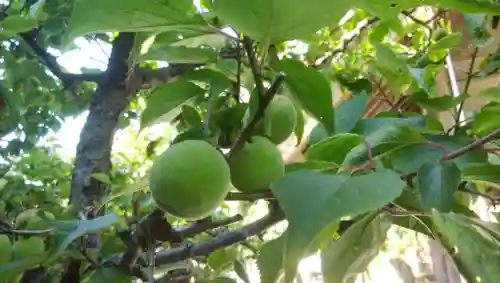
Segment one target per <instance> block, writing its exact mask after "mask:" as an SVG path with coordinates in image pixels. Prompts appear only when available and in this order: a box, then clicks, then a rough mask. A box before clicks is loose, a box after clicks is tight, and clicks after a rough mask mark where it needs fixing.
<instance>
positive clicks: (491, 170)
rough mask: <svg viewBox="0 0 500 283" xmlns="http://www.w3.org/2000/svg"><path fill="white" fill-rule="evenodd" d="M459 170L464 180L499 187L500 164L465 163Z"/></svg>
mask: <svg viewBox="0 0 500 283" xmlns="http://www.w3.org/2000/svg"><path fill="white" fill-rule="evenodd" d="M461 170H462V175H463V176H462V179H464V180H467V181H471V182H475V183H483V184H486V185H488V186H492V187H496V188H500V165H492V164H465V165H464V166H463V167H462V168H461Z"/></svg>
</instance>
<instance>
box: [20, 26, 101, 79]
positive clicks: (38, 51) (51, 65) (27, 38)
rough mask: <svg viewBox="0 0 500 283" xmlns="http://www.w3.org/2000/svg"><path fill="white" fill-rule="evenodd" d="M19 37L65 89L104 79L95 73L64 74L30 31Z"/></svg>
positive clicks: (55, 60)
mask: <svg viewBox="0 0 500 283" xmlns="http://www.w3.org/2000/svg"><path fill="white" fill-rule="evenodd" d="M19 36H20V37H21V38H22V39H23V40H24V42H26V44H27V45H28V46H29V47H30V48H31V49H32V50H33V52H34V53H35V55H36V56H37V57H38V58H39V60H40V61H41V63H42V64H43V65H45V66H46V67H47V68H48V69H49V70H50V71H51V72H52V74H54V76H56V77H57V78H59V79H60V80H61V81H62V82H63V84H64V85H65V87H71V86H74V85H75V84H78V83H80V82H83V81H92V82H99V81H100V80H101V79H103V77H104V73H97V74H70V73H66V72H64V71H63V70H62V68H61V66H60V65H59V64H58V63H57V59H56V58H55V57H54V56H53V55H51V54H50V53H48V52H47V51H46V50H45V49H43V48H42V47H41V46H40V45H39V44H38V42H37V41H36V39H35V38H34V37H33V36H32V31H28V32H24V33H20V34H19Z"/></svg>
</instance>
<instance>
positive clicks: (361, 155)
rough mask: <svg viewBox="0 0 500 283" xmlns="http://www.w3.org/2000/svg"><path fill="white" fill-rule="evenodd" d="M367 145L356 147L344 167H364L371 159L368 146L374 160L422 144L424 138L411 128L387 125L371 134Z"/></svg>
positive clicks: (367, 138) (348, 155)
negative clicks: (413, 144)
mask: <svg viewBox="0 0 500 283" xmlns="http://www.w3.org/2000/svg"><path fill="white" fill-rule="evenodd" d="M365 140H366V143H362V144H360V145H358V146H356V147H354V148H353V149H352V150H351V151H350V152H349V153H348V154H347V156H346V158H345V160H344V165H362V164H363V163H365V162H366V161H368V158H369V155H368V153H369V151H368V148H367V145H368V146H369V147H370V149H371V154H372V157H373V158H376V157H378V156H383V155H386V154H389V153H390V152H392V151H394V150H397V149H398V148H401V147H404V146H407V145H408V144H411V143H416V142H420V141H421V140H422V136H421V135H420V134H419V133H418V132H416V131H414V130H412V129H411V128H409V127H407V126H405V125H401V124H387V125H384V126H382V127H380V128H379V129H378V130H375V131H374V132H372V133H370V134H369V135H368V136H366V138H365Z"/></svg>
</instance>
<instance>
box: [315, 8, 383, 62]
mask: <svg viewBox="0 0 500 283" xmlns="http://www.w3.org/2000/svg"><path fill="white" fill-rule="evenodd" d="M379 21H380V18H378V17H373V18H371V19H368V20H365V21H362V22H360V23H359V24H358V25H357V26H356V28H354V30H353V31H352V32H351V35H350V36H349V37H346V38H344V39H343V40H342V41H341V42H340V44H339V45H338V46H337V47H335V48H334V49H333V50H332V51H330V54H328V55H327V56H326V57H324V58H323V59H322V60H321V62H319V63H318V64H315V67H316V68H321V67H322V66H325V65H326V64H329V63H330V62H331V60H332V59H333V58H335V56H337V55H338V54H340V53H343V52H345V51H346V49H347V47H348V46H349V44H351V42H353V41H354V39H356V38H357V37H358V36H359V35H360V34H361V32H362V31H364V30H365V29H367V28H369V27H371V26H372V25H374V24H376V23H378V22H379Z"/></svg>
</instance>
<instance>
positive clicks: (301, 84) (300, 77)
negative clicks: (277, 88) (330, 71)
mask: <svg viewBox="0 0 500 283" xmlns="http://www.w3.org/2000/svg"><path fill="white" fill-rule="evenodd" d="M274 67H275V69H276V70H278V71H282V72H284V73H285V75H286V78H285V81H286V84H287V85H288V86H289V87H290V90H291V91H292V93H293V94H294V95H295V97H296V98H297V100H298V101H299V103H300V104H301V106H302V108H303V109H304V110H305V111H306V112H308V113H309V114H310V115H311V116H313V118H315V119H316V120H318V121H319V122H320V123H322V124H323V125H325V127H326V129H327V130H328V132H334V131H335V124H334V114H333V101H332V94H331V88H330V85H329V84H328V81H327V80H326V77H325V76H324V75H323V74H321V73H320V72H318V71H317V70H315V69H313V68H311V67H307V66H306V65H304V64H303V63H302V62H300V61H297V60H292V59H286V60H282V61H279V62H277V63H276V65H275V66H274Z"/></svg>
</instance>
